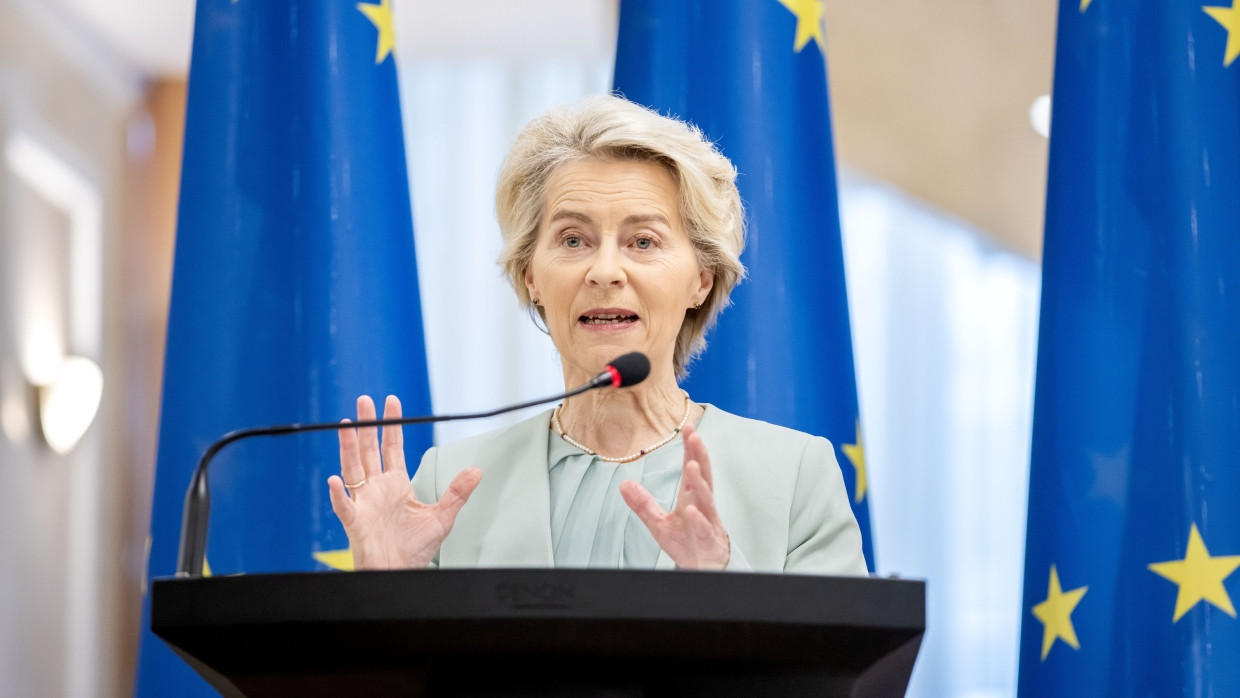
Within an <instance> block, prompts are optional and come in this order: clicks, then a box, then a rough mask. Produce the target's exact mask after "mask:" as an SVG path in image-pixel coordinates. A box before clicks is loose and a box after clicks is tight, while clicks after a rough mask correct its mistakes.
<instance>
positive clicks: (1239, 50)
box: [1201, 0, 1240, 68]
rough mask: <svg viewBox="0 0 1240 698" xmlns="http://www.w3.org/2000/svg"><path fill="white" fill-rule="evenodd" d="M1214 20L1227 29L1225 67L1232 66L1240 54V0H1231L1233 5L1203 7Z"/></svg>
mask: <svg viewBox="0 0 1240 698" xmlns="http://www.w3.org/2000/svg"><path fill="white" fill-rule="evenodd" d="M1201 9H1202V10H1204V11H1205V13H1206V14H1208V15H1210V16H1211V17H1213V18H1214V21H1216V22H1218V23H1219V24H1221V25H1223V28H1224V29H1226V30H1227V48H1226V49H1224V51H1223V67H1224V68H1227V67H1230V66H1231V62H1232V61H1234V60H1236V56H1240V0H1231V7H1229V8H1228V7H1202V8H1201Z"/></svg>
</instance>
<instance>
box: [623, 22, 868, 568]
mask: <svg viewBox="0 0 1240 698" xmlns="http://www.w3.org/2000/svg"><path fill="white" fill-rule="evenodd" d="M822 11H823V7H822V2H821V0H684V1H683V2H660V1H659V0H623V2H622V3H621V5H620V38H619V43H618V46H617V50H616V73H615V89H616V90H617V91H618V92H620V93H622V94H624V95H625V96H626V97H628V98H629V99H631V100H633V101H635V102H639V103H642V104H645V105H647V106H649V107H651V108H653V109H656V110H658V111H661V112H664V113H667V114H670V115H673V116H678V117H680V118H682V119H685V120H687V121H690V122H692V123H695V124H697V125H698V126H699V127H700V128H701V129H702V130H703V131H704V132H705V133H706V134H707V135H708V136H709V137H710V138H714V139H716V143H717V145H718V146H719V148H720V150H722V151H723V153H724V155H727V156H728V157H729V158H730V159H731V160H732V162H733V163H734V164H735V165H736V167H737V170H738V171H739V177H738V179H737V185H738V186H739V187H740V192H741V197H742V199H743V200H744V202H745V207H746V210H747V213H748V225H749V241H748V245H747V246H746V249H745V253H744V256H743V257H742V261H743V262H744V263H745V265H746V267H748V269H749V278H748V279H747V280H746V281H745V282H744V283H742V284H741V285H740V286H738V287H737V289H736V291H735V292H734V293H733V294H732V300H733V303H734V304H733V306H732V307H731V308H729V309H728V310H727V311H726V312H724V314H723V315H722V317H721V319H720V321H719V326H718V327H716V328H715V330H714V331H713V332H712V333H711V334H710V336H709V337H708V340H709V342H710V345H709V347H708V348H707V350H706V353H705V354H703V355H702V357H701V358H700V359H698V361H697V362H696V363H695V364H694V365H693V366H692V367H690V375H689V379H688V381H687V382H686V384H685V388H686V389H687V390H688V391H689V393H690V394H691V395H693V397H694V398H695V399H697V400H700V401H704V402H710V403H713V404H715V405H718V406H719V407H722V408H724V409H726V410H729V411H732V412H735V413H737V414H741V415H744V416H746V417H752V418H755V419H762V420H765V421H768V422H773V423H776V424H782V425H784V426H787V427H791V428H793V429H799V430H801V431H805V432H809V433H811V434H817V435H820V436H825V437H827V438H828V439H830V440H831V443H833V444H835V447H836V458H837V459H838V460H839V462H840V464H841V466H842V469H843V472H844V481H845V484H846V485H847V486H848V492H849V495H850V497H851V500H852V505H853V513H854V514H855V515H856V517H857V522H858V523H859V524H860V525H861V534H862V540H863V546H864V549H865V559H866V562H867V564H868V565H869V567H870V569H871V570H873V569H874V550H873V544H872V542H871V538H870V513H869V500H868V498H867V495H868V490H867V487H866V477H865V452H864V450H863V444H862V439H861V420H860V417H859V414H858V409H857V383H856V377H855V373H854V371H853V353H852V333H851V329H850V326H849V317H848V296H847V291H846V289H845V283H844V261H843V252H842V248H841V242H840V217H839V206H838V203H837V200H836V189H835V154H834V150H833V148H832V142H831V119H830V111H829V105H828V100H827V74H826V58H825V53H824V35H823V22H822Z"/></svg>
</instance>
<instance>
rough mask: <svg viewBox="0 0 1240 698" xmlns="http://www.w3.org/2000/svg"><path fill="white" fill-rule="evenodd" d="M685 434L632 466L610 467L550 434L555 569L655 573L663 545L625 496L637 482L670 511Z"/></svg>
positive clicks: (681, 464) (549, 461)
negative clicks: (623, 489)
mask: <svg viewBox="0 0 1240 698" xmlns="http://www.w3.org/2000/svg"><path fill="white" fill-rule="evenodd" d="M684 453H685V447H684V442H683V441H682V440H681V436H679V435H678V436H677V437H676V438H675V439H672V440H671V441H670V442H668V443H667V444H666V445H664V446H663V447H662V448H659V449H656V450H655V451H654V452H653V453H650V454H648V455H646V456H645V457H643V458H639V459H637V460H635V461H633V462H631V463H608V462H605V461H601V460H599V459H598V457H596V456H591V455H589V454H587V453H585V452H584V451H582V450H581V449H579V448H577V447H576V446H573V445H572V444H570V443H568V442H567V441H565V440H564V439H562V438H561V437H560V435H559V434H556V433H555V432H554V431H552V430H550V429H548V430H547V467H548V468H549V469H550V473H549V474H550V483H549V484H550V489H551V546H552V550H553V551H554V554H555V566H556V567H604V568H613V569H616V568H628V569H654V566H655V562H657V561H658V559H659V544H658V543H656V542H655V540H654V536H652V535H650V530H649V529H647V528H646V525H645V524H643V523H642V521H641V519H639V518H637V514H634V513H633V510H632V509H629V506H628V505H627V504H625V502H624V497H622V496H620V483H621V482H624V481H625V480H637V481H638V482H640V483H641V485H642V487H645V488H646V490H648V491H649V492H650V494H652V495H653V496H654V498H655V500H657V501H658V502H659V506H661V507H662V508H663V510H664V511H670V510H671V508H672V504H673V503H674V502H675V500H676V489H677V487H678V486H679V485H680V472H681V469H682V467H683V466H684Z"/></svg>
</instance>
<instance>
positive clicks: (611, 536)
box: [328, 96, 866, 574]
mask: <svg viewBox="0 0 1240 698" xmlns="http://www.w3.org/2000/svg"><path fill="white" fill-rule="evenodd" d="M735 178H736V171H735V168H734V167H733V166H732V164H731V163H730V162H729V161H728V160H727V158H725V157H723V155H721V154H720V153H719V152H718V151H717V150H716V149H715V148H714V147H713V146H712V145H711V144H710V143H709V142H708V141H707V140H706V139H705V138H704V137H703V136H702V134H701V132H700V131H698V130H697V129H696V128H693V127H691V126H688V125H686V124H684V123H682V122H680V121H676V120H673V119H668V118H665V117H662V116H659V115H658V114H656V113H654V112H651V111H649V110H647V109H644V108H642V107H639V106H637V105H635V104H632V103H630V102H627V101H625V100H623V99H620V98H617V97H602V96H600V97H592V98H589V99H586V100H585V101H583V102H582V103H581V104H580V105H579V106H577V107H576V108H573V109H559V110H553V111H552V112H550V113H548V114H547V115H545V116H542V117H540V118H538V119H535V120H534V121H533V122H531V123H530V124H529V125H527V126H526V128H525V129H524V130H523V131H522V133H521V134H520V135H519V136H518V138H517V141H516V143H515V144H514V146H513V148H512V150H511V151H510V152H509V154H508V158H507V160H506V162H505V164H504V167H503V170H502V172H501V174H500V181H499V187H498V192H497V194H496V207H497V210H498V216H499V223H500V229H501V230H502V232H503V236H504V247H503V252H502V254H501V259H500V262H501V264H502V266H503V268H504V271H505V273H506V274H507V276H508V278H509V280H510V281H511V282H512V284H513V288H514V289H515V290H516V292H517V296H518V298H519V299H520V301H521V302H522V303H523V304H524V305H525V306H526V307H528V308H530V309H531V311H533V312H536V313H537V315H538V318H539V319H541V321H542V322H543V323H544V324H545V326H546V328H547V331H548V333H549V334H550V336H551V339H552V341H553V342H554V343H555V346H556V349H557V350H558V352H559V355H560V357H561V361H562V365H563V372H564V384H565V385H566V386H576V385H579V384H581V383H583V382H585V381H586V380H588V379H589V378H591V377H593V376H595V375H596V374H597V373H598V372H599V371H600V370H601V369H602V367H603V366H604V365H605V364H606V363H607V362H608V361H609V360H611V359H612V358H614V357H616V356H618V355H621V354H624V353H627V352H630V351H641V352H644V353H645V354H647V355H648V356H649V357H650V361H651V364H652V368H651V373H650V376H649V377H648V378H647V379H646V380H645V381H643V382H642V383H640V384H639V385H637V386H634V387H632V388H625V389H620V390H614V389H607V390H595V391H590V392H588V393H585V394H582V395H580V396H577V397H574V398H571V399H569V400H567V401H565V402H564V403H563V404H561V405H560V406H558V407H557V408H555V409H554V410H550V411H548V412H544V413H543V414H540V415H538V416H536V417H534V418H532V419H528V420H526V421H525V422H522V423H520V424H517V425H515V426H513V427H509V428H506V429H501V430H498V431H494V432H491V433H488V434H484V435H481V436H477V437H474V438H471V439H466V440H463V441H461V442H458V443H454V444H449V445H447V446H442V447H437V448H432V449H430V450H429V451H427V452H426V455H425V456H424V457H423V459H422V463H421V466H420V467H419V468H418V471H417V474H416V475H415V476H414V478H413V487H412V490H411V488H410V486H409V480H408V474H407V471H406V467H405V461H404V453H403V448H402V444H401V433H400V428H399V427H396V428H385V429H384V430H383V438H382V446H380V441H379V438H378V434H376V430H375V429H361V430H358V431H357V432H355V431H353V430H343V431H341V432H340V461H341V475H340V476H332V477H331V478H329V481H328V482H329V487H330V492H331V500H332V508H333V510H334V511H335V512H336V515H337V516H338V517H339V518H340V520H341V522H342V523H343V524H344V527H345V531H346V532H347V533H348V535H349V542H350V547H351V548H352V550H353V555H354V561H355V566H356V567H357V568H358V569H367V568H369V569H375V568H396V567H424V566H427V565H436V564H437V565H441V566H485V567H529V566H551V565H556V566H573V567H581V566H599V567H634V568H671V567H681V568H689V569H728V570H759V571H780V570H788V571H804V572H820V573H837V574H864V573H865V571H866V569H865V562H864V559H863V557H862V554H861V536H860V531H859V529H858V527H857V524H856V521H855V520H854V518H853V516H852V511H851V509H850V508H849V505H848V500H847V496H846V494H845V490H844V482H843V478H842V476H841V474H840V469H839V466H838V464H837V463H836V460H835V455H834V450H833V449H832V447H831V445H830V443H828V442H827V441H826V440H825V439H822V438H819V437H813V436H810V435H808V434H802V433H800V432H795V431H792V430H789V429H784V428H782V427H777V426H773V425H770V424H765V423H762V422H758V421H754V420H749V419H743V418H741V417H737V416H735V415H731V414H728V413H726V412H724V411H722V410H720V409H718V408H717V407H713V406H711V405H704V404H698V403H696V402H694V401H693V400H692V398H691V396H689V395H687V394H686V393H685V392H684V391H682V390H681V389H680V388H679V386H678V385H677V378H678V377H680V376H683V374H684V373H685V371H686V367H687V365H688V364H689V362H690V361H691V360H692V358H693V357H694V356H695V355H696V354H698V353H700V352H701V351H702V349H703V348H704V347H705V340H704V336H705V334H706V331H707V329H709V328H710V327H711V325H713V323H714V322H715V320H716V318H717V317H718V315H719V312H720V311H721V310H722V309H723V307H724V306H725V305H727V302H728V296H729V294H730V293H731V291H732V288H733V287H734V286H735V285H736V284H737V282H738V281H739V280H740V279H741V277H742V276H743V274H744V268H743V267H742V265H741V263H740V253H741V249H742V247H743V245H744V223H743V213H742V209H741V203H740V195H739V193H738V192H737V189H736V184H735ZM399 415H400V403H399V402H398V401H397V400H396V398H394V397H391V396H389V397H388V398H387V402H386V404H385V406H384V416H385V417H397V416H399ZM374 416H375V407H374V405H373V403H372V402H371V401H370V399H369V398H367V397H362V398H360V399H359V400H358V419H359V420H366V419H373V418H374ZM346 483H348V484H346Z"/></svg>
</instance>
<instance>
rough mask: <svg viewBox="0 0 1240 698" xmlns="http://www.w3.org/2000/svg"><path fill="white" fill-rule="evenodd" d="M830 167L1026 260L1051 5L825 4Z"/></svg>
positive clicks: (1037, 213)
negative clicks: (927, 208) (923, 205)
mask: <svg viewBox="0 0 1240 698" xmlns="http://www.w3.org/2000/svg"><path fill="white" fill-rule="evenodd" d="M826 9H827V14H826V22H827V57H828V61H829V68H830V75H831V108H832V113H833V118H834V121H835V124H834V125H835V138H836V147H837V151H838V153H837V155H838V161H839V163H840V165H841V166H845V167H850V168H854V169H857V170H859V171H861V172H864V173H866V174H868V175H870V176H872V177H875V178H877V179H880V180H884V181H887V182H890V183H892V184H894V185H896V186H897V187H899V188H900V189H902V190H903V191H905V192H906V193H908V194H910V195H912V196H914V197H917V198H919V199H922V200H924V201H926V202H929V203H930V204H933V205H934V206H937V207H938V208H941V209H943V210H945V211H947V212H948V213H951V214H954V215H956V216H959V217H960V218H963V219H964V220H966V221H968V222H969V223H971V224H973V225H974V226H977V227H980V228H981V229H982V230H983V231H984V232H986V233H989V234H991V235H993V236H994V237H995V238H996V239H997V240H998V242H999V243H1000V244H1002V245H1004V246H1006V247H1008V248H1010V249H1012V250H1014V251H1017V252H1019V253H1021V254H1023V255H1025V256H1027V257H1030V258H1032V259H1039V258H1040V256H1041V249H1042V219H1043V204H1044V198H1045V189H1046V155H1047V141H1046V139H1044V138H1042V137H1041V136H1039V135H1038V134H1036V133H1035V132H1034V131H1033V129H1032V127H1031V125H1030V120H1029V108H1030V106H1031V105H1032V103H1033V101H1034V99H1035V98H1037V97H1038V96H1039V95H1044V94H1048V93H1049V92H1050V85H1051V73H1052V65H1053V53H1054V51H1053V48H1054V36H1055V11H1056V3H1054V2H1051V1H1050V0H1034V1H1033V2H1023V1H1021V0H991V1H989V2H978V0H935V1H934V2H924V1H918V0H867V1H866V2H852V1H848V0H827V3H826Z"/></svg>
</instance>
